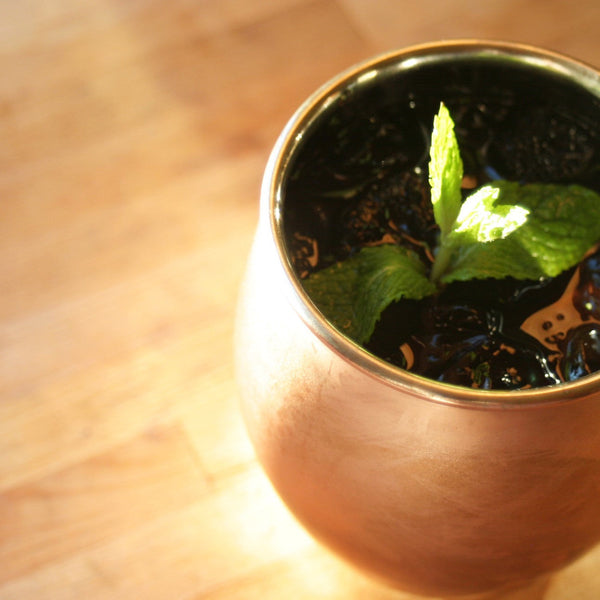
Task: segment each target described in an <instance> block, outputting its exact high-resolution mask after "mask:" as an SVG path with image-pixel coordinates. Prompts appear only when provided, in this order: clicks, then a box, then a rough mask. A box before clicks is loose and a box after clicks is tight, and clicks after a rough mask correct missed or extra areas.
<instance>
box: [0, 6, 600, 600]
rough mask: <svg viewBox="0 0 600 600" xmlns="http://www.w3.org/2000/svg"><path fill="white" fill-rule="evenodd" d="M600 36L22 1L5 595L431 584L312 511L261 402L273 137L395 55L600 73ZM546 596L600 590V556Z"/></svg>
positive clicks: (6, 312) (0, 333) (503, 22)
mask: <svg viewBox="0 0 600 600" xmlns="http://www.w3.org/2000/svg"><path fill="white" fill-rule="evenodd" d="M599 30H600V3H599V2H598V0H579V2H577V3H571V2H566V1H560V0H519V1H517V0H489V1H485V2H483V1H481V0H480V1H477V2H475V1H472V0H455V1H454V2H441V1H439V0H420V1H419V2H402V1H401V0H397V1H394V0H53V1H47V0H46V1H45V0H23V1H21V0H0V72H1V73H2V77H1V79H0V139H1V140H2V143H1V144H0V194H1V205H0V206H1V209H0V211H1V218H0V257H1V258H0V286H1V292H0V356H1V360H0V599H1V600H25V599H28V600H29V599H35V600H46V599H48V600H62V599H77V600H80V599H86V600H94V599H103V600H104V599H128V600H129V599H138V598H139V599H143V600H154V599H157V600H158V599H160V600H172V599H181V600H199V599H206V600H233V599H242V600H254V599H256V600H258V599H260V600H290V599H291V600H301V599H302V600H304V599H319V598H321V599H329V600H334V599H344V600H353V599H361V600H362V599H375V600H383V599H386V600H387V599H396V600H407V599H408V598H409V597H410V596H408V595H406V594H403V593H398V592H392V591H390V590H386V589H384V588H382V587H379V586H378V585H377V584H375V583H372V582H370V581H368V580H366V579H364V578H363V577H362V576H361V575H359V574H357V573H355V572H353V571H352V570H350V569H349V568H348V567H346V566H345V565H343V564H341V563H340V562H338V561H337V559H335V558H333V557H332V556H331V555H330V554H329V553H328V552H327V551H325V550H323V549H322V548H321V547H319V546H318V545H317V544H316V543H315V542H314V541H312V540H311V539H310V538H309V537H308V535H307V534H306V533H304V531H303V530H302V529H301V528H300V527H299V526H298V525H297V524H296V523H295V522H294V520H293V519H292V517H290V515H289V514H288V513H287V511H286V509H285V508H284V507H283V505H282V504H281V503H280V501H279V500H278V498H277V497H276V495H275V494H274V492H273V491H272V489H271V488H270V486H269V483H268V482H267V480H266V479H265V477H264V475H263V474H262V472H261V470H260V468H259V467H258V465H257V463H256V461H255V459H254V457H253V452H252V449H251V447H250V445H249V442H248V440H247V438H246V435H245V432H244V429H243V426H242V423H241V420H240V416H239V414H238V409H237V399H236V388H235V384H234V380H233V367H232V358H231V355H232V352H231V345H232V332H233V315H234V307H235V302H236V295H237V289H238V285H239V283H240V278H241V276H242V273H243V268H244V261H245V256H246V253H247V251H248V248H249V244H250V240H251V237H252V233H253V229H254V226H255V223H256V219H257V199H258V189H259V184H260V179H261V175H262V170H263V167H264V165H265V162H266V158H267V155H268V152H269V150H270V147H271V145H272V144H273V142H274V140H275V137H276V135H277V134H278V132H279V130H280V129H281V128H282V126H283V125H284V123H285V121H286V120H287V118H288V117H289V116H290V115H291V113H292V112H293V110H294V109H295V108H296V106H297V105H298V104H299V103H300V102H301V101H302V100H303V99H304V98H305V97H306V96H307V95H308V94H309V93H310V92H311V91H312V90H313V89H314V88H316V87H317V86H318V85H319V84H321V83H322V82H323V81H325V80H326V79H328V78H329V77H331V76H332V75H334V74H335V73H336V72H338V71H339V70H341V69H343V68H345V67H347V66H350V65H351V64H353V63H355V62H357V61H358V60H361V59H364V58H367V57H368V56H370V55H372V54H374V53H376V52H379V51H383V50H387V49H390V48H394V47H400V46H405V45H408V44H413V43H416V42H424V41H429V40H432V39H440V38H456V37H487V38H494V39H507V40H514V41H522V42H528V43H533V44H538V45H542V46H546V47H550V48H552V49H555V50H559V51H563V52H566V53H568V54H572V55H575V56H576V57H578V58H581V59H583V60H585V61H588V62H590V63H593V64H595V65H597V66H600V37H599V35H598V31H599ZM557 543H560V540H558V541H557ZM547 598H548V600H567V599H568V600H573V599H574V600H597V599H598V598H600V550H597V551H596V552H595V553H594V552H593V553H591V554H590V555H588V556H587V557H584V558H583V559H582V560H581V561H580V562H578V563H577V564H575V565H574V566H573V567H572V568H570V569H569V570H567V571H566V572H564V573H562V574H560V575H559V576H558V577H556V578H555V580H554V581H553V582H552V584H551V586H550V589H549V590H548V593H547Z"/></svg>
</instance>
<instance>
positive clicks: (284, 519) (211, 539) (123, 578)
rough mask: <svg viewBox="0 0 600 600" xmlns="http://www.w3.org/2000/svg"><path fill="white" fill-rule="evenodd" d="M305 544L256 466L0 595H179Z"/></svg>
mask: <svg viewBox="0 0 600 600" xmlns="http://www.w3.org/2000/svg"><path fill="white" fill-rule="evenodd" d="M174 491H175V490H174ZM257 541H259V542H260V543H259V545H257ZM311 546H314V542H313V541H312V539H310V538H309V537H308V536H307V534H305V533H304V532H303V531H302V530H301V529H300V528H299V527H298V525H297V524H296V522H295V521H294V520H293V519H292V517H291V516H290V515H289V513H288V512H287V511H286V510H285V509H284V508H283V506H282V505H281V502H280V501H279V499H278V497H277V496H276V495H275V493H274V492H273V491H272V489H271V488H270V485H269V484H268V483H267V481H266V480H265V478H264V476H263V475H262V472H260V470H259V469H258V467H255V468H254V469H252V470H249V471H248V472H246V473H243V474H241V475H238V476H236V477H233V478H231V479H230V480H227V481H225V482H223V484H222V486H221V487H220V488H219V490H218V491H216V492H215V493H212V494H209V495H206V496H204V497H203V498H201V499H199V501H198V502H197V503H195V504H194V505H192V506H189V507H187V508H182V509H181V510H179V511H177V513H173V514H165V515H164V516H163V517H162V518H156V519H153V520H150V521H148V522H147V523H146V524H145V525H144V526H141V527H137V528H127V529H124V530H123V535H122V536H120V537H118V538H116V539H114V540H112V541H110V542H108V543H106V544H104V545H101V546H98V547H96V548H91V549H89V550H87V551H82V552H80V553H78V554H77V555H76V556H74V557H72V558H71V559H68V560H66V561H57V562H55V563H54V564H52V565H50V566H48V567H46V568H42V569H38V570H36V571H33V572H31V573H30V574H29V576H27V577H23V578H21V579H16V580H14V581H12V582H9V583H8V584H7V585H5V586H3V587H1V588H0V596H1V597H2V598H3V599H11V600H12V599H14V598H32V597H36V598H52V599H53V600H63V599H69V598H89V600H95V599H96V598H97V599H102V600H104V599H105V598H111V599H112V600H120V599H123V600H129V599H130V598H144V599H145V600H155V599H156V600H159V599H160V600H163V599H164V598H182V599H185V598H187V597H190V595H191V593H193V594H204V593H206V592H208V591H209V590H211V589H215V588H217V587H220V586H221V585H223V583H224V582H225V581H228V580H232V579H236V578H239V577H243V576H244V575H246V574H248V573H250V572H251V571H253V570H255V569H257V568H261V567H263V566H264V565H266V564H269V563H270V562H272V561H273V560H274V559H275V558H277V559H282V558H287V557H292V556H294V555H295V554H297V553H298V552H301V551H303V550H304V549H306V548H309V547H311ZM63 575H65V576H66V577H68V580H67V581H64V580H62V576H63ZM192 590H193V592H192Z"/></svg>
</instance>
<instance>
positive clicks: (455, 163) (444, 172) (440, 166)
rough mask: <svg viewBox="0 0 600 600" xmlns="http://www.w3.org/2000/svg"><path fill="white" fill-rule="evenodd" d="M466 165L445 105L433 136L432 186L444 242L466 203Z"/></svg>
mask: <svg viewBox="0 0 600 600" xmlns="http://www.w3.org/2000/svg"><path fill="white" fill-rule="evenodd" d="M462 178H463V163H462V159H461V157H460V151H459V148H458V141H457V139H456V135H455V134H454V122H453V121H452V117H451V116H450V113H449V112H448V109H447V108H446V106H445V105H444V104H441V105H440V110H439V112H438V114H437V115H436V116H435V117H434V120H433V133H432V135H431V148H430V161H429V184H430V185H431V202H432V204H433V215H434V217H435V221H436V223H437V224H438V225H439V228H440V233H441V239H442V240H444V238H445V237H446V235H447V234H448V233H449V232H450V231H451V229H452V226H453V225H454V221H455V220H456V217H457V216H458V213H459V211H460V207H461V203H462V195H461V191H460V188H461V185H462Z"/></svg>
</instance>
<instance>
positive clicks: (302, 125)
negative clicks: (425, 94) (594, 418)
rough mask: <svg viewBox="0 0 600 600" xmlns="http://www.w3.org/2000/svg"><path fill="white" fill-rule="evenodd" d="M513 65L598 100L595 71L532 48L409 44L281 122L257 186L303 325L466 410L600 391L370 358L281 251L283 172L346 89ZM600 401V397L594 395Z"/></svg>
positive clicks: (358, 68)
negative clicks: (486, 382) (489, 385)
mask: <svg viewBox="0 0 600 600" xmlns="http://www.w3.org/2000/svg"><path fill="white" fill-rule="evenodd" d="M475 56H476V57H480V58H485V59H488V60H497V61H503V60H504V61H506V60H510V61H512V62H518V63H520V64H522V65H529V66H531V67H532V68H537V69H543V70H546V71H548V70H550V71H553V72H554V73H556V74H557V75H559V76H561V77H563V78H566V79H569V80H571V81H573V82H575V83H576V84H577V85H579V86H581V87H583V88H585V89H587V90H588V91H590V92H591V93H592V94H595V95H597V96H598V97H600V73H599V72H598V71H597V70H596V69H595V68H594V67H592V66H590V65H588V64H586V63H584V62H582V61H579V60H576V59H574V58H570V57H567V56H565V55H563V54H559V53H556V52H553V51H550V50H545V49H542V48H538V47H535V46H530V45H525V44H519V43H513V42H497V41H482V40H471V39H467V40H450V41H440V42H432V43H428V44H420V45H417V46H410V47H408V48H404V49H400V50H395V51H390V52H387V53H383V54H378V55H375V56H374V57H372V58H370V59H367V60H365V61H362V62H360V63H358V64H355V65H354V66H351V67H350V68H348V69H346V70H345V71H343V72H341V73H340V74H339V75H337V76H335V77H334V78H332V79H330V80H329V81H328V82H326V83H325V84H324V85H322V86H321V87H320V88H318V89H317V90H316V91H315V92H314V93H313V94H311V95H310V96H309V97H308V98H307V99H306V100H305V101H304V102H303V103H302V104H301V105H300V107H299V108H298V109H297V110H296V112H295V113H294V114H293V116H292V117H291V118H290V120H289V121H288V122H287V124H286V125H285V127H284V129H283V130H282V132H281V134H280V136H279V138H278V139H277V141H276V143H275V145H274V147H273V150H272V152H271V154H270V157H269V160H268V163H267V166H266V169H265V173H264V177H263V182H262V187H261V201H260V212H261V220H262V219H263V218H264V216H265V215H268V230H269V237H270V243H271V244H272V246H273V247H274V248H275V251H276V254H277V261H276V264H277V267H276V268H278V271H279V272H278V279H279V280H280V281H281V282H282V284H283V293H284V295H285V297H286V299H287V300H288V301H289V302H290V304H291V305H292V307H293V308H294V310H295V312H296V313H297V314H298V316H299V317H300V318H301V320H302V321H303V322H304V323H305V325H306V326H307V327H308V328H309V329H310V330H311V331H312V332H313V333H314V334H315V335H316V336H317V337H318V338H319V339H320V340H321V341H322V342H323V343H324V344H325V345H326V346H327V347H329V348H330V349H331V350H332V351H333V352H335V353H336V354H337V355H338V356H340V357H341V358H342V359H343V360H345V361H348V362H350V363H351V364H353V365H354V366H355V367H356V368H358V369H359V370H360V371H362V372H364V373H366V374H367V375H370V376H371V377H373V378H375V379H377V380H379V381H383V382H385V383H386V384H387V385H389V386H391V387H393V388H396V389H398V390H401V391H405V392H409V393H411V394H413V395H418V396H420V397H422V398H424V399H425V400H428V401H432V402H437V403H442V404H453V405H459V406H462V407H464V408H471V409H486V410H506V409H531V408H539V407H543V406H548V405H554V404H562V403H565V402H573V401H577V400H578V399H582V398H586V397H589V396H590V395H592V394H594V393H598V391H600V372H596V373H594V374H590V375H587V376H585V377H583V378H580V379H578V380H576V381H573V382H566V383H560V384H556V385H552V386H547V387H540V388H534V389H521V390H477V389H473V388H466V387H461V386H457V385H453V384H448V383H442V382H438V381H434V380H431V379H428V378H426V377H424V376H421V375H417V374H415V373H411V372H409V371H406V370H404V369H402V368H400V367H396V366H394V365H392V364H390V363H388V362H386V361H385V360H383V359H381V358H378V357H376V356H374V355H373V354H371V353H369V352H368V351H367V350H365V349H364V348H363V347H361V346H360V345H358V344H357V343H355V342H354V341H352V340H351V339H350V338H348V337H346V336H345V335H343V334H342V333H341V332H339V331H338V330H337V329H336V328H335V327H333V326H332V325H331V323H329V321H327V320H326V319H325V318H324V316H323V315H322V314H321V312H320V311H319V310H318V309H317V308H316V306H315V305H314V304H313V302H312V301H311V299H310V297H309V296H308V294H307V293H306V292H305V291H304V288H303V286H302V284H301V283H300V281H299V279H298V278H297V276H296V274H295V272H294V270H293V267H292V265H291V262H290V260H289V257H288V255H287V252H286V244H285V236H284V231H283V218H282V215H283V210H282V207H283V202H284V194H283V189H282V188H283V183H284V181H285V177H286V174H287V167H288V165H289V163H290V159H291V158H292V157H293V155H294V152H295V150H296V149H297V147H298V146H299V144H300V143H301V140H302V137H303V135H304V132H305V131H306V130H307V129H309V128H310V127H311V126H312V125H313V124H314V123H315V121H316V120H317V119H318V117H319V116H320V115H321V114H322V113H323V112H324V111H326V110H328V108H330V107H331V106H332V105H333V104H334V103H335V100H336V98H338V97H339V95H340V94H341V92H342V91H343V90H345V89H347V88H348V87H349V86H354V85H361V83H364V82H366V81H368V80H370V79H373V78H376V77H382V76H390V75H391V74H393V73H394V72H401V71H403V70H406V69H413V68H416V67H418V66H419V65H422V64H425V63H427V62H431V61H434V62H440V61H452V60H456V59H457V58H459V57H462V58H467V57H468V58H471V57H475ZM598 401H600V398H598Z"/></svg>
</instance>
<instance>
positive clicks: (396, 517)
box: [235, 40, 600, 597]
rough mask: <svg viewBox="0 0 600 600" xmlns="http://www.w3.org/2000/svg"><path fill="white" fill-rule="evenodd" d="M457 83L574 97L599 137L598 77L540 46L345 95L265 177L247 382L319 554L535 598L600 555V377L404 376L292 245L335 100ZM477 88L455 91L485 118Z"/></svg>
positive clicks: (259, 425)
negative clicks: (350, 331)
mask: <svg viewBox="0 0 600 600" xmlns="http://www.w3.org/2000/svg"><path fill="white" fill-rule="evenodd" d="M456 65H459V66H460V69H459V71H460V72H463V73H464V72H466V73H469V72H470V71H469V69H470V67H469V65H471V66H472V67H473V73H474V74H476V73H485V72H486V69H488V68H493V69H499V68H500V69H502V72H503V73H505V75H503V76H506V77H507V81H509V80H510V77H512V75H511V73H512V72H513V71H514V72H515V73H517V72H518V73H519V74H520V75H519V76H520V77H521V78H522V77H523V74H525V79H526V80H528V81H530V82H532V85H536V81H537V80H538V79H539V80H540V82H541V81H542V80H543V81H544V82H545V83H544V85H547V83H548V78H550V79H551V80H552V81H555V82H556V89H560V90H563V91H562V92H560V93H567V94H570V93H571V91H573V92H574V93H577V94H578V95H579V96H580V98H579V99H578V100H577V103H579V104H577V103H575V104H574V105H573V110H579V109H580V108H581V107H582V106H583V104H582V103H584V104H585V110H588V109H589V111H591V112H592V113H593V112H594V111H595V112H596V113H597V117H599V118H597V119H596V122H597V123H600V108H599V106H600V77H599V74H598V72H597V71H596V70H594V69H592V68H591V67H589V66H586V65H584V64H581V63H579V62H577V61H575V60H572V59H569V58H566V57H564V56H560V55H557V54H555V53H552V52H548V51H544V50H541V49H537V48H532V47H529V46H523V45H516V44H507V43H488V42H481V41H470V40H468V41H455V42H443V43H433V44H428V45H422V46H418V47H412V48H409V49H405V50H401V51H398V52H392V53H388V54H385V55H383V56H378V57H375V58H374V59H372V60H369V61H367V62H365V63H362V64H360V65H358V66H356V67H353V68H351V69H349V70H348V71H346V72H344V73H342V74H341V75H339V76H338V77H336V78H334V79H333V80H332V81H330V82H329V83H327V84H326V85H325V86H323V87H322V88H320V89H319V90H318V91H317V92H316V93H314V94H313V95H312V96H311V97H310V98H309V99H308V100H307V101H306V102H305V103H304V104H303V105H302V106H301V107H300V108H299V110H298V111H297V112H296V113H295V114H294V115H293V117H292V118H291V120H290V121H289V123H288V124H287V125H286V127H285V128H284V130H283V132H282V133H281V135H280V137H279V139H278V140H277V142H276V144H275V147H274V149H273V151H272V154H271V156H270V159H269V161H268V165H267V167H266V172H265V175H264V180H263V186H262V190H261V205H260V218H259V224H258V228H257V231H256V236H255V240H254V244H253V248H252V251H251V255H250V258H249V262H248V266H247V272H246V276H245V280H244V283H243V287H242V291H241V296H240V302H239V309H238V317H237V326H236V340H235V348H236V369H237V379H238V384H239V390H240V394H241V398H242V408H243V415H244V419H245V422H246V425H247V429H248V431H249V434H250V437H251V440H252V442H253V445H254V447H255V450H256V454H257V456H258V459H259V460H260V462H261V464H262V465H263V467H264V469H265V471H266V473H267V475H268V477H269V478H270V480H271V482H272V483H273V485H274V487H275V489H276V490H277V492H278V493H279V494H280V496H281V498H282V499H283V501H284V502H285V504H286V505H287V506H288V507H289V509H290V510H291V511H292V512H293V514H295V516H296V517H297V518H298V519H299V521H300V522H301V523H302V524H303V525H304V526H305V527H306V528H307V530H308V531H310V532H311V533H312V534H313V535H314V536H315V537H316V538H317V539H318V540H320V541H321V542H323V543H324V544H325V545H326V546H328V547H329V548H331V549H332V550H333V551H334V552H336V553H337V554H339V555H340V556H341V557H344V558H345V559H347V560H348V561H349V562H350V563H352V564H354V565H355V566H357V567H358V568H359V569H361V570H362V571H364V572H366V573H369V574H371V575H374V576H375V577H377V578H379V579H381V580H383V581H385V582H387V583H389V584H391V585H392V586H395V587H397V588H400V589H403V590H407V591H410V592H413V593H417V594H423V595H436V596H440V595H443V596H452V597H462V596H465V597H492V596H493V597H496V596H502V595H503V593H504V592H505V591H506V590H511V589H527V588H528V586H529V588H530V589H534V588H535V589H541V588H540V587H539V585H538V583H537V582H540V581H543V580H544V579H545V578H547V577H548V576H549V575H550V574H552V573H553V572H556V571H557V570H559V569H561V568H563V567H564V566H566V565H567V564H569V563H570V562H572V561H573V560H574V559H576V558H577V557H579V556H580V555H581V554H582V553H585V552H586V551H587V550H588V549H590V548H591V547H592V546H594V545H595V544H596V543H597V542H598V541H600V375H598V374H596V375H589V376H587V377H585V378H583V379H580V380H578V381H576V382H572V383H567V384H559V385H555V386H551V387H546V388H538V389H528V390H519V391H487V390H476V389H470V388H461V387H458V386H452V385H447V384H442V383H439V382H436V381H432V380H428V379H425V378H422V377H420V376H418V375H415V374H412V373H409V372H407V371H404V370H402V369H400V368H397V367H394V366H392V365H390V364H388V363H386V362H384V361H382V360H381V359H379V358H377V357H375V356H373V355H371V354H370V353H368V352H367V351H365V350H364V349H362V348H361V347H359V346H358V345H356V344H355V343H354V342H352V341H351V340H349V339H348V338H346V337H344V336H343V335H342V334H340V333H339V332H338V331H337V330H336V329H335V328H334V327H332V325H331V324H330V323H328V322H327V320H325V319H324V317H323V316H322V315H321V314H320V312H319V311H318V310H317V309H316V308H315V306H314V305H313V304H312V303H311V300H310V298H309V297H308V296H307V295H306V293H305V292H304V290H303V288H302V285H301V284H300V282H299V280H298V277H297V275H296V273H295V272H294V269H293V267H292V264H291V261H290V256H289V249H288V245H287V243H286V237H285V220H286V196H285V189H286V181H287V178H288V177H289V176H290V168H291V167H290V165H292V164H293V161H294V158H295V156H296V154H297V153H298V151H299V149H300V148H301V147H302V144H303V143H304V140H305V139H306V138H307V137H308V136H310V135H311V133H312V132H313V131H314V130H317V129H318V128H319V127H320V126H321V124H322V123H323V119H325V118H329V117H330V116H331V115H333V114H334V113H335V111H336V109H337V105H338V103H339V101H340V98H342V97H344V95H345V94H347V93H348V92H349V91H350V93H352V94H356V95H357V96H358V97H363V96H364V98H366V99H367V100H364V101H365V102H366V101H371V100H372V99H373V98H380V97H381V95H382V94H381V93H379V91H378V90H384V91H386V93H389V94H393V93H394V90H402V89H404V88H403V87H402V85H399V84H401V83H402V81H403V80H404V79H405V78H408V77H412V78H413V80H414V81H416V82H417V84H416V85H419V84H418V82H419V81H424V80H426V81H427V82H428V83H427V85H429V86H431V83H432V80H431V78H430V77H428V76H427V69H431V68H432V66H433V67H435V69H438V71H437V72H438V73H439V72H442V73H443V72H444V71H445V70H452V69H454V68H455V67H456ZM465 65H466V66H465ZM463 66H464V68H463ZM440 69H441V71H440ZM461 69H462V70H461ZM420 75H423V77H420ZM414 81H413V84H414ZM472 81H473V77H471V75H469V76H467V77H465V80H464V81H462V82H459V83H461V85H462V86H463V89H464V90H465V94H466V96H465V97H466V98H467V100H468V101H472V102H477V94H476V92H474V91H470V89H469V86H470V85H472ZM449 82H452V85H455V83H456V82H455V81H453V75H449V76H448V77H444V78H442V79H441V80H440V82H439V85H440V86H441V88H440V90H439V92H440V94H441V96H443V94H444V93H445V90H444V89H443V86H448V85H451V84H450V83H449ZM434 83H435V81H434ZM413 84H411V85H413ZM436 85H438V84H437V83H436ZM540 85H541V84H540ZM374 86H380V87H379V88H376V87H374ZM428 89H429V88H428ZM432 89H435V86H434V87H433V88H432ZM374 90H375V92H377V93H374ZM399 93H400V92H399ZM470 94H472V97H470ZM361 95H363V96H361ZM434 95H435V94H434ZM369 99H371V100H369ZM404 100H405V99H404ZM433 100H434V101H435V102H438V101H439V98H438V97H437V95H436V97H435V98H433ZM578 107H579V108H578ZM596 160H597V157H596ZM490 594H491V596H490Z"/></svg>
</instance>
